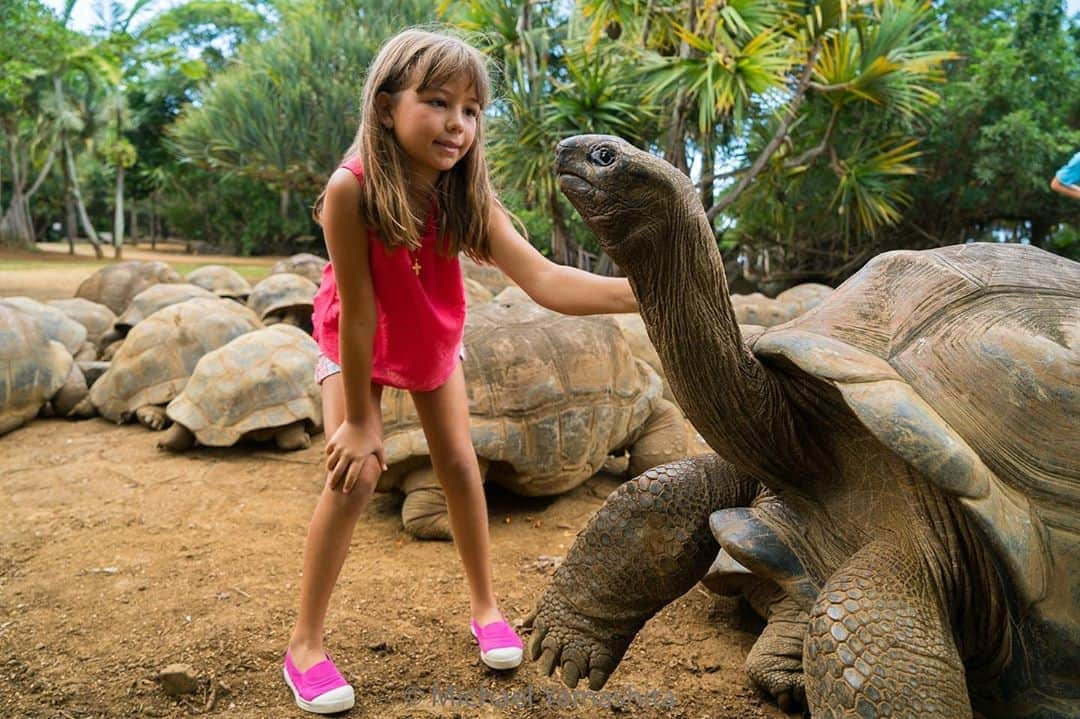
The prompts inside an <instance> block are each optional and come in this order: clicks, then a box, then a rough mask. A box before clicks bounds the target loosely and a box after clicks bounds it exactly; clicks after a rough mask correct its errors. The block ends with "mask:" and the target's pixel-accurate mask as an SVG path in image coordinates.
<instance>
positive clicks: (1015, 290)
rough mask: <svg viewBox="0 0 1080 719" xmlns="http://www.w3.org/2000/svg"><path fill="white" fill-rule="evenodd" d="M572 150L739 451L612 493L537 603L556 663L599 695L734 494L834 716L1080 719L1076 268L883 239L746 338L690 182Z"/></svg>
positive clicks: (581, 198) (578, 198) (737, 520)
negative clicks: (792, 312) (857, 265)
mask: <svg viewBox="0 0 1080 719" xmlns="http://www.w3.org/2000/svg"><path fill="white" fill-rule="evenodd" d="M558 164H559V171H560V173H561V175H560V184H561V186H562V188H563V190H564V192H566V194H567V195H568V196H569V197H570V199H571V202H572V203H573V204H574V205H575V207H577V208H578V210H579V212H581V215H582V217H583V218H584V219H585V221H586V223H588V224H589V226H590V227H591V228H592V229H593V230H594V232H596V234H597V236H598V238H599V240H600V243H601V245H602V246H603V247H604V249H605V250H606V251H607V252H608V254H609V255H610V256H611V257H612V258H613V259H614V260H615V261H616V262H617V263H618V264H619V266H620V267H621V268H622V269H623V270H624V271H625V272H626V274H627V276H628V277H629V278H630V281H631V283H632V285H633V287H634V290H635V293H636V294H637V297H638V300H639V304H640V307H641V312H642V316H643V317H644V318H645V321H646V324H647V326H648V328H649V334H650V336H651V337H652V338H653V339H654V344H655V345H656V348H657V351H658V352H659V354H660V357H661V359H662V361H663V363H664V366H665V367H666V368H667V369H668V377H669V380H670V381H671V385H672V389H673V391H674V393H675V396H676V398H677V399H678V400H679V403H680V406H682V407H683V409H684V410H685V411H686V412H687V415H688V416H689V417H690V419H691V421H692V422H693V423H694V425H695V426H696V427H697V428H698V429H699V431H701V433H702V435H703V436H704V437H705V439H706V440H707V441H708V442H709V444H710V445H711V446H712V447H713V448H715V449H716V450H717V453H718V455H719V457H716V456H710V455H706V456H703V457H698V458H693V459H691V460H685V461H683V462H680V463H675V464H673V465H668V466H666V467H663V468H657V469H653V470H650V472H647V473H646V474H645V476H643V477H639V478H638V479H636V480H633V481H631V482H628V483H627V484H626V485H623V487H622V488H620V490H618V491H617V492H616V493H614V494H613V495H612V497H611V498H609V500H608V502H607V503H606V504H605V506H604V507H603V508H602V509H601V510H600V512H599V513H598V514H597V515H596V516H595V517H594V519H593V521H592V522H591V523H590V525H589V527H587V528H586V529H585V530H584V531H583V532H582V533H581V534H580V535H579V537H578V540H577V542H576V543H575V545H574V547H573V549H572V550H571V552H570V553H569V555H568V556H567V559H566V561H565V562H564V563H563V565H562V566H561V567H560V569H559V570H558V571H557V572H556V575H555V577H554V580H553V582H552V585H551V586H550V587H549V588H548V590H547V592H546V593H545V595H544V598H543V599H542V600H541V603H540V605H539V607H538V614H537V616H536V618H535V627H536V631H535V632H534V634H533V637H532V638H531V640H530V653H531V654H532V655H533V656H534V657H536V656H540V657H541V661H542V666H543V668H544V669H546V670H547V671H551V670H552V669H553V667H554V666H555V665H556V664H557V663H560V662H561V663H562V670H563V678H564V681H566V682H567V683H568V684H571V685H574V684H576V682H577V680H578V678H579V677H582V676H584V677H588V678H589V681H590V686H593V687H597V686H602V685H603V683H604V682H605V681H606V679H607V676H608V674H609V673H610V671H611V670H612V669H613V668H614V666H615V665H616V664H617V663H618V661H619V659H620V658H621V656H622V653H623V651H625V648H626V646H627V644H628V642H629V641H630V639H631V638H632V637H633V635H634V634H635V633H636V632H637V630H638V629H639V628H640V627H641V625H642V624H643V623H644V621H646V620H647V619H648V617H650V616H652V614H653V613H655V611H657V610H658V609H659V608H660V607H662V606H663V605H664V604H666V603H668V602H670V601H671V600H672V599H674V598H675V597H677V596H679V595H680V594H681V593H682V592H683V591H685V590H686V589H688V588H689V587H690V586H692V585H693V583H694V582H695V581H697V580H698V579H700V578H701V576H702V575H703V573H704V571H705V569H706V568H707V567H708V566H709V562H710V561H712V559H713V558H714V557H715V556H716V553H717V548H718V547H717V544H716V543H715V542H713V541H710V540H709V537H708V535H709V531H708V529H707V528H706V524H705V520H704V517H705V515H706V514H707V513H708V511H710V510H712V509H717V510H719V511H717V512H715V513H713V514H712V516H711V519H710V524H711V530H712V533H713V534H715V536H716V538H717V540H718V542H719V546H720V547H722V548H723V549H724V550H725V551H726V552H727V553H728V554H729V555H730V556H731V557H732V558H734V559H735V560H736V561H738V562H739V563H740V564H742V565H743V566H744V567H747V568H748V569H750V570H751V571H753V572H754V573H755V574H756V575H758V576H759V577H763V578H765V579H768V580H769V581H772V582H775V583H776V584H777V585H778V586H780V587H781V588H783V590H784V591H785V593H786V594H787V596H788V597H789V598H790V599H791V600H792V601H793V602H794V603H795V604H796V605H797V606H798V607H799V608H800V609H801V610H803V611H805V612H806V613H807V615H808V616H809V619H808V621H807V623H806V624H805V626H804V629H805V636H804V639H803V646H802V657H803V669H804V671H805V691H806V698H807V701H808V703H809V705H810V710H811V712H812V714H813V715H814V716H817V717H855V716H859V717H880V716H892V717H920V718H924V719H925V718H927V717H929V718H934V719H946V718H948V719H954V718H957V717H960V718H963V717H971V716H973V714H974V713H977V714H978V715H979V716H983V717H1006V716H1007V717H1075V716H1078V715H1080V686H1078V685H1077V683H1076V681H1075V679H1076V667H1077V666H1078V665H1080V611H1078V601H1077V600H1078V597H1080V571H1078V570H1077V559H1078V555H1080V542H1078V541H1077V540H1078V539H1080V512H1078V511H1077V510H1078V508H1080V462H1077V457H1078V456H1080V360H1078V357H1077V348H1078V345H1080V331H1078V328H1080V265H1078V264H1077V263H1074V262H1070V261H1069V260H1066V259H1064V258H1061V257H1057V256H1054V255H1051V254H1049V253H1047V252H1044V251H1042V250H1038V249H1036V248H1033V247H1029V246H1022V245H1009V246H1006V245H997V244H974V245H961V246H956V247H946V248H940V249H936V250H928V251H925V252H891V253H885V254H883V255H879V256H878V257H876V258H874V259H873V260H871V261H870V262H869V263H868V264H867V265H866V266H865V267H864V268H863V269H862V270H860V271H859V272H858V273H857V274H855V275H854V276H852V277H851V278H850V279H848V280H847V281H846V282H845V283H844V284H843V285H842V286H841V287H839V288H838V289H837V290H836V291H835V292H834V293H832V294H831V295H830V296H829V297H828V298H827V299H826V300H825V301H824V302H822V303H821V304H820V305H818V306H817V307H815V308H814V309H812V310H811V311H810V312H808V313H806V314H805V315H803V316H801V317H799V318H797V319H795V320H793V321H791V322H789V323H786V324H784V325H782V326H779V327H775V328H772V329H770V330H766V331H764V332H763V333H761V334H760V335H759V336H757V337H755V338H750V339H749V340H747V339H745V338H743V337H742V335H741V334H740V331H739V327H738V324H737V323H736V321H735V316H734V311H733V309H732V306H731V301H730V299H729V297H728V292H727V288H726V285H725V280H724V273H723V269H722V264H721V261H720V256H719V253H718V251H717V248H716V242H715V238H714V235H713V232H712V229H711V227H710V225H709V222H708V220H707V218H706V217H705V214H704V212H703V211H702V208H701V205H700V201H699V200H698V198H697V195H696V193H695V192H694V190H693V187H692V185H691V183H690V181H689V179H688V178H686V176H685V175H683V174H681V173H679V172H677V171H676V170H674V168H672V167H670V165H667V164H666V163H664V162H663V161H662V160H659V159H658V158H655V157H653V156H651V155H649V154H647V153H644V152H642V151H639V150H636V149H634V148H632V147H631V146H630V145H628V144H627V143H625V142H623V141H621V140H618V139H617V138H610V137H601V136H583V137H579V138H574V139H572V140H568V141H564V142H563V143H561V144H560V147H559V162H558ZM658 218H660V221H658ZM628 228H629V229H628ZM675 296H677V297H679V298H680V302H677V303H672V302H670V301H669V298H671V297H675ZM666 298H667V299H666ZM988 388H992V389H993V391H987V390H988ZM762 486H764V487H765V489H766V490H767V491H765V492H764V493H763V491H762ZM645 499H648V502H647V503H646V502H645V501H643V500H645ZM656 528H660V529H659V530H657V529H656Z"/></svg>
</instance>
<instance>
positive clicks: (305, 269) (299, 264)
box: [270, 252, 327, 288]
mask: <svg viewBox="0 0 1080 719" xmlns="http://www.w3.org/2000/svg"><path fill="white" fill-rule="evenodd" d="M326 265H327V261H326V260H325V259H323V258H322V257H319V256H318V255H313V254H310V253H308V252H301V253H300V254H297V255H293V256H292V257H288V258H286V259H284V260H282V261H281V262H278V263H276V264H275V265H274V266H273V267H271V268H270V274H271V275H277V274H281V273H289V272H291V273H292V274H294V275H300V276H301V277H306V278H307V279H309V280H311V281H312V282H314V283H315V287H316V288H318V286H319V284H320V283H321V282H322V273H323V269H324V268H325V267H326Z"/></svg>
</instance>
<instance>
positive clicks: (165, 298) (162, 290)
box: [116, 282, 217, 333]
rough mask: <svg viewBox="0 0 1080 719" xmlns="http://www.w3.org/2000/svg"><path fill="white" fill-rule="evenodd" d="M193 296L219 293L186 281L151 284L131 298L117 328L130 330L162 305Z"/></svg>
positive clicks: (118, 320) (118, 318)
mask: <svg viewBox="0 0 1080 719" xmlns="http://www.w3.org/2000/svg"><path fill="white" fill-rule="evenodd" d="M193 297H217V295H215V294H214V293H213V292H210V291H209V290H205V289H203V288H202V287H199V286H197V285H192V284H188V283H186V282H179V283H176V284H158V285H151V286H150V287H147V288H146V289H145V290H143V291H142V292H140V293H139V294H137V295H135V296H134V297H133V298H132V299H131V303H130V304H128V306H127V309H126V310H124V313H123V314H121V315H120V316H119V317H117V318H116V329H118V330H120V332H125V333H126V332H129V331H130V330H131V328H132V327H134V326H135V325H137V324H139V323H140V322H142V321H143V320H144V319H146V318H147V317H149V316H150V315H152V314H154V313H155V312H157V311H158V310H160V309H161V308H162V307H168V306H169V305H175V304H176V303H178V302H183V301H184V300H190V299H192V298H193Z"/></svg>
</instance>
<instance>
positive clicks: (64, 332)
mask: <svg viewBox="0 0 1080 719" xmlns="http://www.w3.org/2000/svg"><path fill="white" fill-rule="evenodd" d="M0 302H2V303H4V304H6V305H8V306H9V307H14V308H15V309H17V310H19V311H20V312H24V313H26V314H27V315H28V316H29V317H31V318H32V319H33V320H34V322H35V323H37V326H38V329H40V330H41V331H42V332H43V333H44V334H45V336H46V337H48V338H49V339H52V340H56V341H57V342H59V343H60V344H62V345H64V347H65V348H66V349H67V351H68V352H69V353H71V355H72V356H73V357H79V358H80V359H90V360H92V359H94V353H95V352H96V348H95V347H94V346H93V345H92V344H90V345H88V344H87V341H86V334H87V333H86V328H85V327H83V326H82V324H80V323H79V322H76V321H75V320H73V319H71V318H70V317H68V316H67V315H66V314H65V313H64V312H63V311H61V310H59V309H57V308H56V307H51V306H49V305H46V304H43V303H41V302H38V301H37V300H32V299H30V298H29V297H4V298H0Z"/></svg>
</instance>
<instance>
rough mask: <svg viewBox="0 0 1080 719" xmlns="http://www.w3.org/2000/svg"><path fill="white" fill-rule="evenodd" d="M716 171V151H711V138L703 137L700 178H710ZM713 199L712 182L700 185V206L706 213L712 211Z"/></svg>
mask: <svg viewBox="0 0 1080 719" xmlns="http://www.w3.org/2000/svg"><path fill="white" fill-rule="evenodd" d="M715 170H716V151H715V150H714V149H713V143H712V137H711V136H707V137H703V138H702V140H701V177H702V178H703V179H704V178H706V177H712V176H713V173H714V172H715ZM713 202H715V197H714V195H713V180H708V181H707V182H702V183H701V206H702V207H703V208H704V209H705V212H708V211H709V210H711V209H712V206H713Z"/></svg>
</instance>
